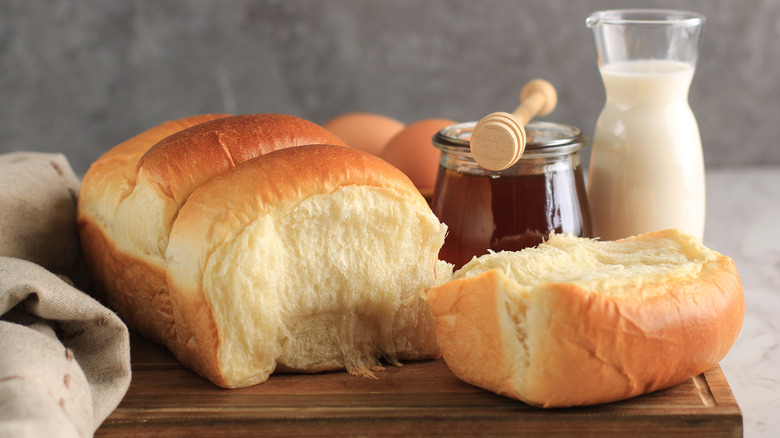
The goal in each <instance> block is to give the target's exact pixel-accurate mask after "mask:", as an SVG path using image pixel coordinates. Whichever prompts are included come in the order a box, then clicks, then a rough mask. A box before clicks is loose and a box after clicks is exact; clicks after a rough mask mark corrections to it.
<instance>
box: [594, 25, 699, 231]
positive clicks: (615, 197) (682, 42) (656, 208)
mask: <svg viewBox="0 0 780 438" xmlns="http://www.w3.org/2000/svg"><path fill="white" fill-rule="evenodd" d="M703 25H704V17H703V16H701V15H698V14H695V13H691V12H682V11H669V10H613V11H601V12H596V13H594V14H593V15H591V16H590V17H588V19H587V26H588V27H589V28H590V29H592V30H593V34H594V37H595V41H596V51H597V54H598V66H599V71H600V72H601V78H602V80H603V81H604V88H605V90H606V96H607V99H606V104H605V105H604V108H603V110H602V112H601V114H600V115H599V118H598V121H597V123H596V129H595V132H594V135H593V149H592V152H591V159H590V167H589V172H588V196H589V201H590V207H591V214H592V219H593V234H594V236H597V237H600V238H602V239H604V240H613V239H618V238H622V237H627V236H631V235H635V234H641V233H645V232H649V231H656V230H661V229H666V228H678V229H680V230H682V231H685V232H687V233H690V234H693V235H695V236H698V237H699V238H701V237H703V234H704V160H703V158H702V147H701V139H700V137H699V128H698V125H697V123H696V118H695V117H694V115H693V112H692V111H691V108H690V106H689V105H688V89H689V87H690V84H691V80H692V79H693V73H694V68H695V64H696V58H697V55H698V51H699V44H700V41H701V33H702V27H703Z"/></svg>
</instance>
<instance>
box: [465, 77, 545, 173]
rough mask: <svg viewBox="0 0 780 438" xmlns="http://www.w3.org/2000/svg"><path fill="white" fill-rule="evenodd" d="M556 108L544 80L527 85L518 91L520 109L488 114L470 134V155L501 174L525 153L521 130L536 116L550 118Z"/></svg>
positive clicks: (523, 137) (485, 166) (524, 137)
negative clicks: (500, 171) (548, 115)
mask: <svg viewBox="0 0 780 438" xmlns="http://www.w3.org/2000/svg"><path fill="white" fill-rule="evenodd" d="M557 104H558V93H557V92H556V91H555V87H553V86H552V84H551V83H549V82H547V81H545V80H544V79H534V80H532V81H529V82H528V83H526V84H525V86H523V89H522V90H520V106H518V107H517V108H516V109H515V110H514V111H512V114H509V113H505V112H497V113H492V114H488V115H486V116H485V117H483V118H482V119H480V120H479V122H477V124H476V125H475V126H474V129H473V130H472V131H471V155H472V156H473V157H474V160H475V161H476V162H477V164H479V165H480V166H482V167H484V168H485V169H488V170H504V169H506V168H508V167H510V166H512V165H513V164H515V163H517V160H519V159H520V157H521V156H522V155H523V152H524V151H525V141H526V135H525V127H524V126H523V125H525V124H527V123H528V122H529V121H531V119H532V118H534V117H536V116H545V115H547V114H550V112H552V110H553V109H555V106H556V105H557Z"/></svg>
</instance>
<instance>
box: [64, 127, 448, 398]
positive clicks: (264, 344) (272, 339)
mask: <svg viewBox="0 0 780 438" xmlns="http://www.w3.org/2000/svg"><path fill="white" fill-rule="evenodd" d="M78 225H79V232H80V235H81V241H82V247H83V249H84V253H85V259H86V261H87V264H88V268H89V271H90V274H91V278H92V280H93V282H94V286H95V288H96V290H97V293H98V295H99V296H100V297H101V299H103V300H104V301H105V302H106V303H107V304H108V305H109V306H110V307H111V308H113V309H114V310H115V311H116V312H117V313H118V314H119V315H120V316H121V317H122V318H123V319H124V320H125V321H126V322H127V323H128V325H129V326H130V327H131V328H132V329H133V330H135V331H137V332H140V333H141V334H143V335H144V336H145V337H147V338H148V339H151V340H153V341H156V342H159V343H161V344H163V345H165V346H167V347H168V348H169V349H170V350H171V351H172V352H173V353H174V355H175V356H176V357H177V358H178V359H179V360H180V361H182V363H184V364H185V365H187V366H188V367H190V368H192V369H193V370H195V371H196V372H198V373H200V374H201V375H203V376H205V377H207V378H208V379H210V380H211V381H212V382H214V383H216V384H217V385H220V386H222V387H241V386H248V385H252V384H255V383H260V382H262V381H264V380H266V379H267V378H268V376H269V374H270V373H272V372H274V371H275V370H276V369H284V370H293V371H301V372H316V371H322V370H330V369H343V368H347V369H348V370H350V371H351V372H353V373H355V374H362V375H371V370H372V369H375V368H376V367H377V366H378V365H379V360H380V359H385V360H387V361H389V362H390V363H395V361H398V360H406V359H418V358H432V357H438V356H439V349H438V345H437V344H436V339H435V331H434V327H433V316H432V315H431V313H430V310H429V308H428V307H427V305H426V303H425V301H424V297H423V293H424V292H425V291H426V290H427V289H428V288H429V287H431V286H433V285H435V284H437V282H438V283H440V280H437V279H439V278H447V277H449V275H451V268H449V267H448V266H447V265H446V264H443V263H440V262H438V260H437V254H438V251H439V248H440V247H441V245H442V243H443V241H444V235H445V233H446V226H445V225H443V224H441V223H440V222H439V221H438V219H436V217H435V216H434V215H433V213H432V212H431V210H430V208H429V207H428V205H427V203H426V202H425V200H424V198H423V197H422V196H421V195H420V193H419V192H418V191H417V189H416V188H415V187H414V185H413V184H412V183H411V181H410V180H409V179H408V178H407V177H406V176H405V175H404V174H403V173H402V172H401V171H399V170H398V169H396V168H394V167H392V166H391V165H389V164H387V163H386V162H384V161H382V160H380V159H379V158H376V157H374V156H371V155H370V154H367V153H363V152H360V151H356V150H352V149H350V148H348V147H346V146H345V145H344V144H343V142H342V141H341V140H340V139H339V138H337V137H336V136H334V135H333V134H331V133H330V132H328V131H327V130H325V129H324V128H322V127H320V126H318V125H316V124H314V123H311V122H308V121H306V120H303V119H300V118H297V117H293V116H287V115H281V114H254V115H242V116H229V117H226V116H224V115H214V116H196V117H191V118H186V119H182V120H178V121H174V122H168V123H165V124H163V125H161V126H159V127H156V128H153V129H152V130H150V131H147V132H145V133H142V134H139V135H138V136H136V137H134V138H132V139H130V140H128V141H127V142H125V143H123V144H121V145H119V146H117V147H115V148H114V149H112V150H111V151H109V152H107V153H106V154H105V155H104V156H103V157H101V158H100V159H98V160H97V161H96V162H95V163H93V165H92V166H91V167H90V169H89V171H88V172H87V174H86V176H85V177H84V180H83V183H82V189H81V196H80V199H79V208H78ZM437 270H438V273H437Z"/></svg>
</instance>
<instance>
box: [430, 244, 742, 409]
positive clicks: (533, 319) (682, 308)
mask: <svg viewBox="0 0 780 438" xmlns="http://www.w3.org/2000/svg"><path fill="white" fill-rule="evenodd" d="M428 303H429V305H430V306H431V309H432V311H433V313H434V315H435V317H436V331H437V336H438V342H439V345H440V347H441V349H442V355H443V357H444V360H445V361H446V362H447V365H448V366H449V367H450V369H451V370H452V371H453V372H454V373H455V374H456V375H457V376H458V377H459V378H461V379H462V380H464V381H466V382H468V383H471V384H473V385H475V386H479V387H482V388H485V389H487V390H490V391H493V392H496V393H498V394H502V395H506V396H508V397H512V398H515V399H518V400H522V401H524V402H526V403H529V404H532V405H537V406H543V407H567V406H577V405H592V404H599V403H607V402H612V401H617V400H622V399H626V398H630V397H634V396H637V395H640V394H645V393H648V392H652V391H655V390H658V389H662V388H666V387H669V386H673V385H675V384H678V383H681V382H683V381H685V380H688V379H690V378H692V377H694V376H696V375H697V374H700V373H702V372H704V371H706V370H708V369H709V368H711V367H713V366H714V365H716V364H717V363H718V362H719V361H720V360H721V359H722V358H723V357H724V356H725V355H726V353H727V352H728V351H729V349H730V348H731V346H732V345H733V344H734V342H735V341H736V338H737V335H738V334H739V331H740V329H741V326H742V320H743V318H744V312H745V301H744V294H743V291H742V285H741V282H740V279H739V276H738V274H737V271H736V268H735V266H734V263H733V261H732V260H731V259H730V258H728V257H725V256H723V255H721V254H719V253H717V252H715V251H712V250H709V249H708V248H706V247H705V246H703V245H702V244H701V242H700V241H699V240H698V239H696V238H695V237H692V236H689V235H687V234H683V233H681V232H680V231H677V230H665V231H659V232H654V233H648V234H644V235H640V236H635V237H631V238H627V239H622V240H618V241H598V240H593V239H586V238H579V237H574V236H572V235H569V234H563V235H553V236H551V237H550V239H549V240H548V241H547V242H546V243H543V244H541V245H539V246H538V247H536V248H529V249H525V250H522V251H517V252H500V253H492V254H488V255H485V256H482V257H479V258H475V259H472V261H470V262H469V263H468V264H466V265H465V266H463V268H461V269H460V270H458V271H457V272H456V273H455V274H454V275H453V279H452V281H449V282H447V283H445V284H443V285H442V286H439V287H435V288H433V289H431V291H430V292H429V295H428Z"/></svg>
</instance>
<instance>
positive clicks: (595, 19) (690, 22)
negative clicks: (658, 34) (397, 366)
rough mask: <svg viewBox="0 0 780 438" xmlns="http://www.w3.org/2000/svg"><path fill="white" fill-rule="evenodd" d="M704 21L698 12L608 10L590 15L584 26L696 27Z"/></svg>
mask: <svg viewBox="0 0 780 438" xmlns="http://www.w3.org/2000/svg"><path fill="white" fill-rule="evenodd" d="M704 21H705V17H704V15H702V14H700V13H698V12H692V11H684V10H678V9H608V10H603V11H596V12H594V13H592V14H591V15H590V16H589V17H588V18H587V19H586V20H585V25H586V26H587V27H588V28H594V27H598V26H600V25H604V24H618V25H625V24H635V25H636V24H638V25H659V24H661V25H664V24H669V25H684V26H698V25H701V24H703V23H704Z"/></svg>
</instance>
